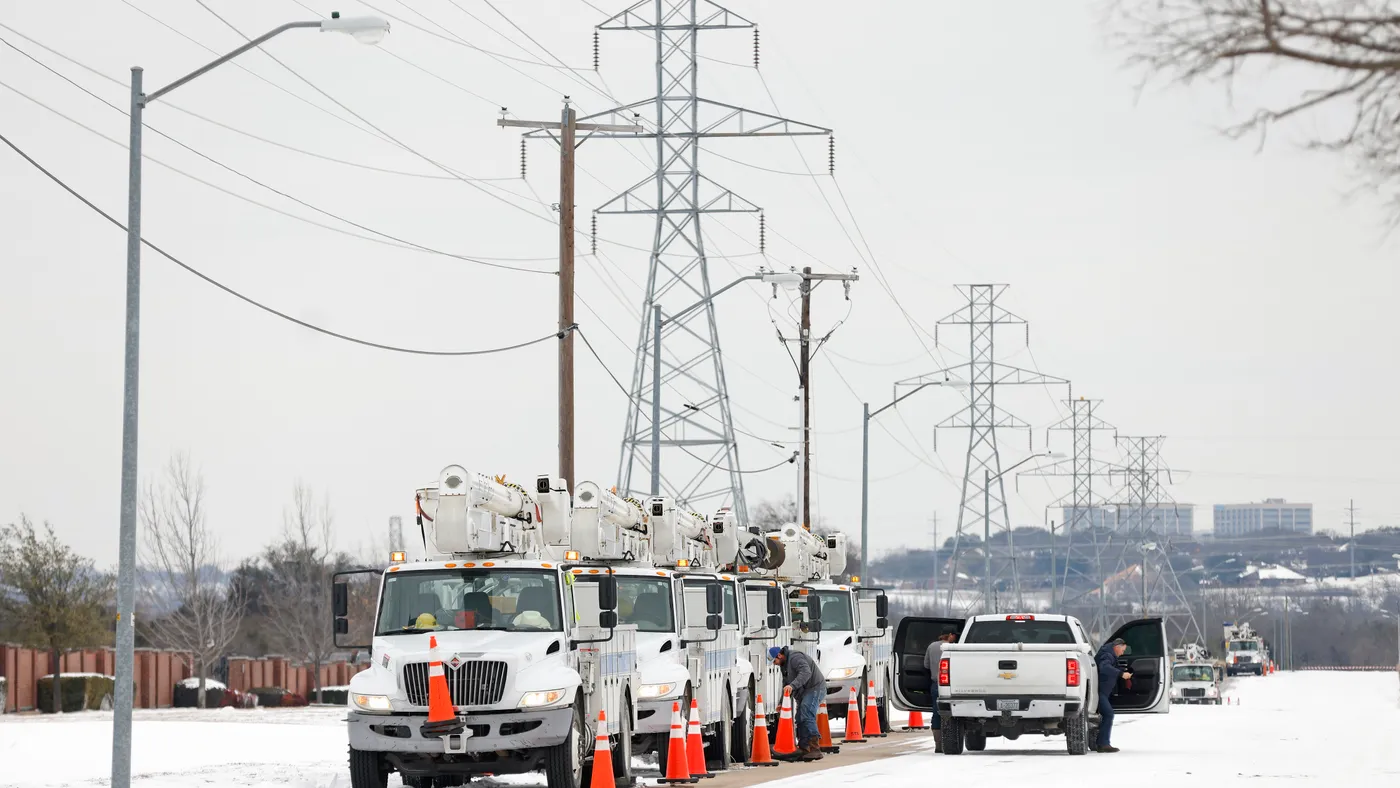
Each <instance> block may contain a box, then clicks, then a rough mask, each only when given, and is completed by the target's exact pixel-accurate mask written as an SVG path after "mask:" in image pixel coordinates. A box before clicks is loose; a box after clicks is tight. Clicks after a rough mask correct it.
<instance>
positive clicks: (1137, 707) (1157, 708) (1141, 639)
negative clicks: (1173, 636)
mask: <svg viewBox="0 0 1400 788" xmlns="http://www.w3.org/2000/svg"><path fill="white" fill-rule="evenodd" d="M1114 638H1122V639H1123V641H1124V642H1125V643H1127V644H1128V650H1127V651H1125V652H1123V656H1121V657H1119V658H1118V665H1119V667H1121V668H1123V669H1124V670H1127V671H1131V672H1132V674H1133V678H1132V679H1131V680H1130V681H1124V680H1123V679H1121V678H1119V679H1118V680H1117V681H1116V682H1115V686H1114V688H1113V694H1112V695H1110V696H1109V701H1110V702H1111V703H1112V704H1113V711H1114V712H1115V713H1117V714H1166V713H1168V712H1170V711H1171V708H1172V704H1171V692H1170V690H1171V687H1170V685H1169V683H1170V681H1171V668H1170V666H1169V665H1168V663H1167V655H1168V653H1169V651H1168V649H1167V624H1166V622H1165V621H1164V620H1162V619H1160V618H1142V619H1138V620H1136V621H1129V622H1128V623H1126V624H1124V625H1123V626H1121V627H1119V628H1118V630H1117V631H1116V632H1114V633H1113V634H1112V635H1111V636H1110V637H1109V638H1108V642H1112V641H1113V639H1114ZM1095 681H1097V671H1095ZM1094 691H1095V692H1098V687H1097V686H1095V687H1094Z"/></svg>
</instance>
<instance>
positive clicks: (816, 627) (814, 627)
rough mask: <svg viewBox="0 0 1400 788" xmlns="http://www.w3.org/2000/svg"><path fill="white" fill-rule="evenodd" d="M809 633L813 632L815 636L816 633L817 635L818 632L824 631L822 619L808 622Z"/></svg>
mask: <svg viewBox="0 0 1400 788" xmlns="http://www.w3.org/2000/svg"><path fill="white" fill-rule="evenodd" d="M807 631H808V632H811V633H813V634H815V633H817V632H821V631H822V622H821V619H814V620H812V621H808V622H807Z"/></svg>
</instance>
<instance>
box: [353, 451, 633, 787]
mask: <svg viewBox="0 0 1400 788" xmlns="http://www.w3.org/2000/svg"><path fill="white" fill-rule="evenodd" d="M417 507H418V514H419V524H420V528H421V529H422V533H423V542H424V551H425V555H426V556H427V558H426V559H425V560H422V561H414V562H406V561H405V556H404V554H403V553H395V554H394V555H393V556H392V561H391V565H390V566H389V568H388V570H387V571H385V572H383V573H380V572H379V571H378V570H361V571H358V572H342V573H338V574H337V575H336V576H335V578H334V585H333V593H332V608H333V611H334V616H335V632H336V642H337V645H338V646H340V647H342V648H360V649H364V648H369V649H370V650H371V651H370V653H371V666H370V668H369V669H368V670H365V671H363V672H361V673H359V674H357V675H355V676H354V677H353V678H352V679H351V681H350V692H349V700H348V705H349V714H348V717H347V723H348V726H349V739H350V781H351V785H352V787H353V788H384V786H385V785H386V782H387V779H388V775H389V773H390V772H395V771H396V772H399V773H400V775H401V776H402V778H403V782H404V784H405V785H411V786H420V787H426V786H433V787H434V788H436V787H437V786H447V785H462V784H464V783H465V782H466V781H467V780H469V779H470V778H471V777H472V776H475V775H480V774H487V773H489V774H497V775H499V774H511V773H520V772H531V771H542V772H544V773H545V776H546V779H547V782H548V786H549V788H583V787H584V786H587V785H588V784H589V781H590V778H591V770H592V754H593V748H594V737H595V730H596V726H597V720H598V714H599V712H606V714H607V723H608V730H609V732H610V733H611V734H612V750H613V754H612V761H613V770H614V776H615V777H616V778H617V779H619V780H630V777H631V775H630V767H631V763H630V758H629V757H627V756H628V755H629V754H630V751H629V749H628V747H627V744H628V741H627V738H628V737H627V735H626V732H627V731H629V730H631V726H632V724H633V723H634V722H635V716H634V715H635V707H634V705H633V699H635V698H637V696H638V690H639V683H640V682H639V676H638V672H637V667H636V635H637V633H636V627H635V626H631V625H619V624H618V623H617V615H616V613H615V612H614V610H615V607H616V598H617V587H616V583H615V581H614V580H613V579H612V578H611V576H609V575H608V574H607V568H606V567H605V566H604V567H600V565H598V564H589V563H587V562H579V561H569V560H566V559H565V554H566V552H567V551H568V550H569V545H568V542H569V540H570V537H571V533H570V532H571V530H572V529H571V527H570V518H571V514H572V507H571V506H570V502H569V497H568V493H567V491H566V490H565V487H564V485H563V484H562V483H561V482H559V481H558V480H554V479H550V478H549V477H540V479H539V480H538V481H537V484H536V490H535V492H534V494H533V495H532V494H530V493H527V492H526V491H525V490H524V489H522V488H521V487H519V486H516V485H512V484H508V483H505V482H504V480H503V479H500V478H497V479H492V478H490V477H487V476H484V475H481V474H476V473H470V472H468V471H467V470H465V469H464V468H462V467H460V466H456V465H452V466H448V467H447V468H445V469H443V471H442V473H441V474H440V476H439V481H438V484H437V485H436V486H429V487H425V488H423V489H420V490H418V491H417ZM594 573H597V574H596V575H595V574H594ZM583 576H590V577H597V578H599V579H598V580H597V581H596V582H592V583H579V582H574V579H575V578H578V577H583ZM430 637H433V638H436V640H437V657H438V659H439V660H440V661H441V662H442V663H443V669H444V672H445V674H446V679H447V687H448V691H449V694H450V696H451V703H452V707H453V711H454V712H455V714H456V716H457V721H458V723H459V724H457V725H451V724H449V726H448V727H450V728H455V729H456V732H449V733H446V734H445V735H444V734H441V733H439V734H438V735H434V733H435V731H434V729H433V728H429V730H428V732H427V733H426V734H425V732H424V729H423V727H424V723H425V722H426V721H427V710H428V686H429V682H428V662H429V657H430V654H429V638H430Z"/></svg>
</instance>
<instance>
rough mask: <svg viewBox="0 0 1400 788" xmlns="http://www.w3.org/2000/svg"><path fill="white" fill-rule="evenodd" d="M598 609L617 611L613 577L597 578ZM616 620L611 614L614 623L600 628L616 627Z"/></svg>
mask: <svg viewBox="0 0 1400 788" xmlns="http://www.w3.org/2000/svg"><path fill="white" fill-rule="evenodd" d="M716 590H718V589H716ZM598 609H599V610H602V611H604V612H612V611H615V610H617V577H615V576H614V575H603V576H602V577H600V578H598ZM616 619H617V613H613V620H614V623H613V624H602V625H601V626H605V627H611V626H617V624H616Z"/></svg>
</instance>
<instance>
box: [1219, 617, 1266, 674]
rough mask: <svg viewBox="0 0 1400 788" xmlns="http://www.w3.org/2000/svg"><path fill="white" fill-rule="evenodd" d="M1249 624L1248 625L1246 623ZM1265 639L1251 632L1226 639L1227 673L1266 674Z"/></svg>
mask: <svg viewBox="0 0 1400 788" xmlns="http://www.w3.org/2000/svg"><path fill="white" fill-rule="evenodd" d="M1246 626H1247V625H1246ZM1266 661H1267V657H1266V656H1265V653H1264V641H1263V640H1262V639H1260V638H1258V637H1255V636H1253V635H1252V634H1249V633H1248V631H1247V630H1246V634H1245V635H1243V636H1236V637H1233V638H1230V639H1229V640H1227V641H1225V673H1226V674H1227V675H1230V676H1238V675H1240V674H1242V673H1253V674H1254V675H1256V676H1262V675H1264V663H1265V662H1266Z"/></svg>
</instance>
